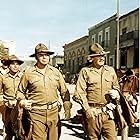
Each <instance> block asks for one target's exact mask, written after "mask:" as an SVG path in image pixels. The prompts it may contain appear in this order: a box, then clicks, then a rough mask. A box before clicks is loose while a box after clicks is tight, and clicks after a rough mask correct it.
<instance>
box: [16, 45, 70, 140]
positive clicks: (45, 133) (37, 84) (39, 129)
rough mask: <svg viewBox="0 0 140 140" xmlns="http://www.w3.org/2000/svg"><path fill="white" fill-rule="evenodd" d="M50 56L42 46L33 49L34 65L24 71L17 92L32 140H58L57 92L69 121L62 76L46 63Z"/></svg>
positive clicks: (67, 100)
mask: <svg viewBox="0 0 140 140" xmlns="http://www.w3.org/2000/svg"><path fill="white" fill-rule="evenodd" d="M53 53H54V52H51V51H49V50H48V48H47V47H46V46H45V45H44V44H42V43H40V44H38V45H37V46H36V47H35V54H33V55H31V57H35V58H36V60H37V63H36V64H35V65H34V66H33V67H30V68H28V69H27V70H25V73H24V75H23V77H22V79H21V82H20V84H19V88H18V92H17V99H18V100H19V101H20V105H21V106H22V107H24V108H25V109H27V110H29V114H30V117H31V120H32V122H33V131H32V138H33V140H46V139H48V140H57V139H58V116H59V115H58V111H59V102H58V91H59V92H60V95H61V98H62V101H63V103H64V104H63V105H64V106H65V107H67V110H68V111H69V114H68V115H67V116H66V117H67V118H66V119H69V118H70V108H71V107H70V106H71V103H70V94H69V92H68V90H67V88H66V84H65V81H64V79H63V76H62V74H61V73H60V72H59V70H57V69H56V68H54V67H52V66H50V65H49V64H48V63H49V59H50V55H52V54H53ZM27 90H28V92H26V91H27ZM64 109H65V108H64ZM65 111H66V110H65Z"/></svg>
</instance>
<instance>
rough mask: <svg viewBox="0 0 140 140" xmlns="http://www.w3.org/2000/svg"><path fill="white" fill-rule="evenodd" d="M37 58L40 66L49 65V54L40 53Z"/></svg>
mask: <svg viewBox="0 0 140 140" xmlns="http://www.w3.org/2000/svg"><path fill="white" fill-rule="evenodd" d="M36 58H37V61H38V62H39V63H40V64H42V65H47V64H48V63H49V59H50V56H49V55H48V54H47V53H38V54H37V55H36Z"/></svg>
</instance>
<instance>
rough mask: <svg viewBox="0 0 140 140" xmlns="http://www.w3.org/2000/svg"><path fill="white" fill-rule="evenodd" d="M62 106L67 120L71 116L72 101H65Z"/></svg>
mask: <svg viewBox="0 0 140 140" xmlns="http://www.w3.org/2000/svg"><path fill="white" fill-rule="evenodd" d="M63 106H64V110H65V120H69V119H70V117H71V108H72V103H71V102H70V101H65V102H64V104H63Z"/></svg>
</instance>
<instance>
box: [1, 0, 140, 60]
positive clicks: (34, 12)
mask: <svg viewBox="0 0 140 140" xmlns="http://www.w3.org/2000/svg"><path fill="white" fill-rule="evenodd" d="M116 3H117V0H1V3H0V40H12V41H14V42H15V43H16V49H15V54H16V55H17V56H20V57H24V58H26V57H28V56H29V55H30V54H32V53H34V48H35V46H36V45H37V44H38V43H44V44H45V45H47V46H48V47H49V49H50V50H52V51H54V52H55V55H57V54H59V55H62V54H63V47H62V46H64V45H65V44H68V43H70V42H72V41H74V40H76V39H78V38H80V37H82V36H85V35H88V28H90V27H92V26H94V25H96V24H98V23H100V22H101V21H103V20H105V19H107V18H109V17H111V16H112V15H114V14H115V13H116V12H117V6H116ZM138 7H139V0H120V15H124V14H126V13H128V12H130V11H132V10H134V9H136V8H138Z"/></svg>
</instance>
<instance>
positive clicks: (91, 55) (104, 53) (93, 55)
mask: <svg viewBox="0 0 140 140" xmlns="http://www.w3.org/2000/svg"><path fill="white" fill-rule="evenodd" d="M108 53H110V51H108V52H103V53H100V54H90V55H88V56H90V57H95V56H101V55H106V54H108Z"/></svg>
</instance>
